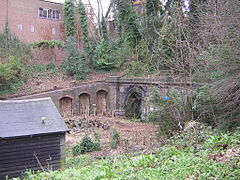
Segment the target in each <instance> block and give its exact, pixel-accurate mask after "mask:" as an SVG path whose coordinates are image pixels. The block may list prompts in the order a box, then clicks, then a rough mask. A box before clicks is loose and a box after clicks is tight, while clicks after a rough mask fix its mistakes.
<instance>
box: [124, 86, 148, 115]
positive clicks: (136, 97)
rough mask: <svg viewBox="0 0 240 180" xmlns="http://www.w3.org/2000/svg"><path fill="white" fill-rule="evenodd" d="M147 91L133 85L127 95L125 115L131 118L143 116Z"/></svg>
mask: <svg viewBox="0 0 240 180" xmlns="http://www.w3.org/2000/svg"><path fill="white" fill-rule="evenodd" d="M145 93H146V92H145V91H144V90H143V88H142V87H131V88H130V89H129V90H128V91H127V94H126V96H125V100H124V109H125V116H126V117H129V118H138V119H139V118H142V116H143V104H144V97H145Z"/></svg>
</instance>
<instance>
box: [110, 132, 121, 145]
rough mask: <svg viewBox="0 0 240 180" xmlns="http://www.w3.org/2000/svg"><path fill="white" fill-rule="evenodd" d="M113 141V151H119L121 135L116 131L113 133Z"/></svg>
mask: <svg viewBox="0 0 240 180" xmlns="http://www.w3.org/2000/svg"><path fill="white" fill-rule="evenodd" d="M111 137H112V140H111V147H112V149H117V147H118V146H119V145H120V133H119V132H118V131H116V130H114V131H112V136H111Z"/></svg>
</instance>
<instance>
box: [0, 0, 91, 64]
mask: <svg viewBox="0 0 240 180" xmlns="http://www.w3.org/2000/svg"><path fill="white" fill-rule="evenodd" d="M0 5H1V10H0V32H1V31H2V30H3V28H4V27H5V25H6V23H7V22H8V26H9V28H10V30H11V32H12V33H13V34H14V35H16V36H17V37H18V38H19V39H20V40H21V41H23V42H25V43H31V42H34V41H40V40H62V41H65V40H66V37H65V29H64V5H63V4H61V3H54V2H49V1H45V0H0ZM39 8H46V9H52V10H59V11H60V19H59V20H56V19H48V18H41V17H39ZM88 9H89V8H88ZM76 17H77V20H76V21H78V22H79V17H78V15H77V14H76ZM88 17H89V30H90V36H91V34H94V31H95V26H94V23H93V12H92V11H91V9H90V12H89V13H88ZM76 32H77V34H78V35H79V36H78V37H76V40H77V43H78V46H79V48H81V46H82V45H81V44H82V42H81V40H80V39H79V37H80V36H81V29H80V27H76ZM33 57H34V59H33V62H36V63H48V62H51V61H53V62H56V63H58V64H59V63H60V62H62V61H63V59H64V57H65V53H64V52H63V51H62V50H59V49H50V50H34V51H33Z"/></svg>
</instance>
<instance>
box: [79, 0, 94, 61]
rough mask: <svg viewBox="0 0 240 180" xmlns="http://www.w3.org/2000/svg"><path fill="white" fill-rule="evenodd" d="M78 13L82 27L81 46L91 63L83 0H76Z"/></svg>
mask: <svg viewBox="0 0 240 180" xmlns="http://www.w3.org/2000/svg"><path fill="white" fill-rule="evenodd" d="M78 13H79V15H80V26H81V28H82V40H83V48H84V51H85V53H86V55H87V58H88V61H89V63H90V65H92V62H91V61H92V55H91V54H92V48H91V46H90V43H89V31H88V18H87V13H86V10H85V7H84V4H83V2H82V1H81V0H80V1H79V2H78Z"/></svg>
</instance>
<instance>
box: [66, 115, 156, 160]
mask: <svg viewBox="0 0 240 180" xmlns="http://www.w3.org/2000/svg"><path fill="white" fill-rule="evenodd" d="M66 122H67V124H68V125H69V128H70V133H69V134H67V137H66V144H67V148H68V150H69V152H68V155H70V150H71V147H73V146H74V145H75V144H77V143H79V142H81V139H82V138H83V137H84V136H85V135H88V136H90V137H91V138H94V134H95V133H98V134H99V135H100V141H101V147H102V150H101V151H95V152H91V153H89V154H91V155H93V156H95V157H99V158H104V157H105V156H108V155H119V154H124V153H131V154H132V153H144V152H148V153H149V152H153V151H154V150H156V149H157V148H158V147H159V143H158V141H157V139H156V135H157V125H154V124H148V123H141V122H130V121H127V120H126V119H122V118H119V117H88V118H82V117H72V118H68V119H66ZM113 130H115V131H117V132H119V133H120V145H119V146H118V148H117V149H112V148H111V141H112V135H111V133H112V132H113Z"/></svg>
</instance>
